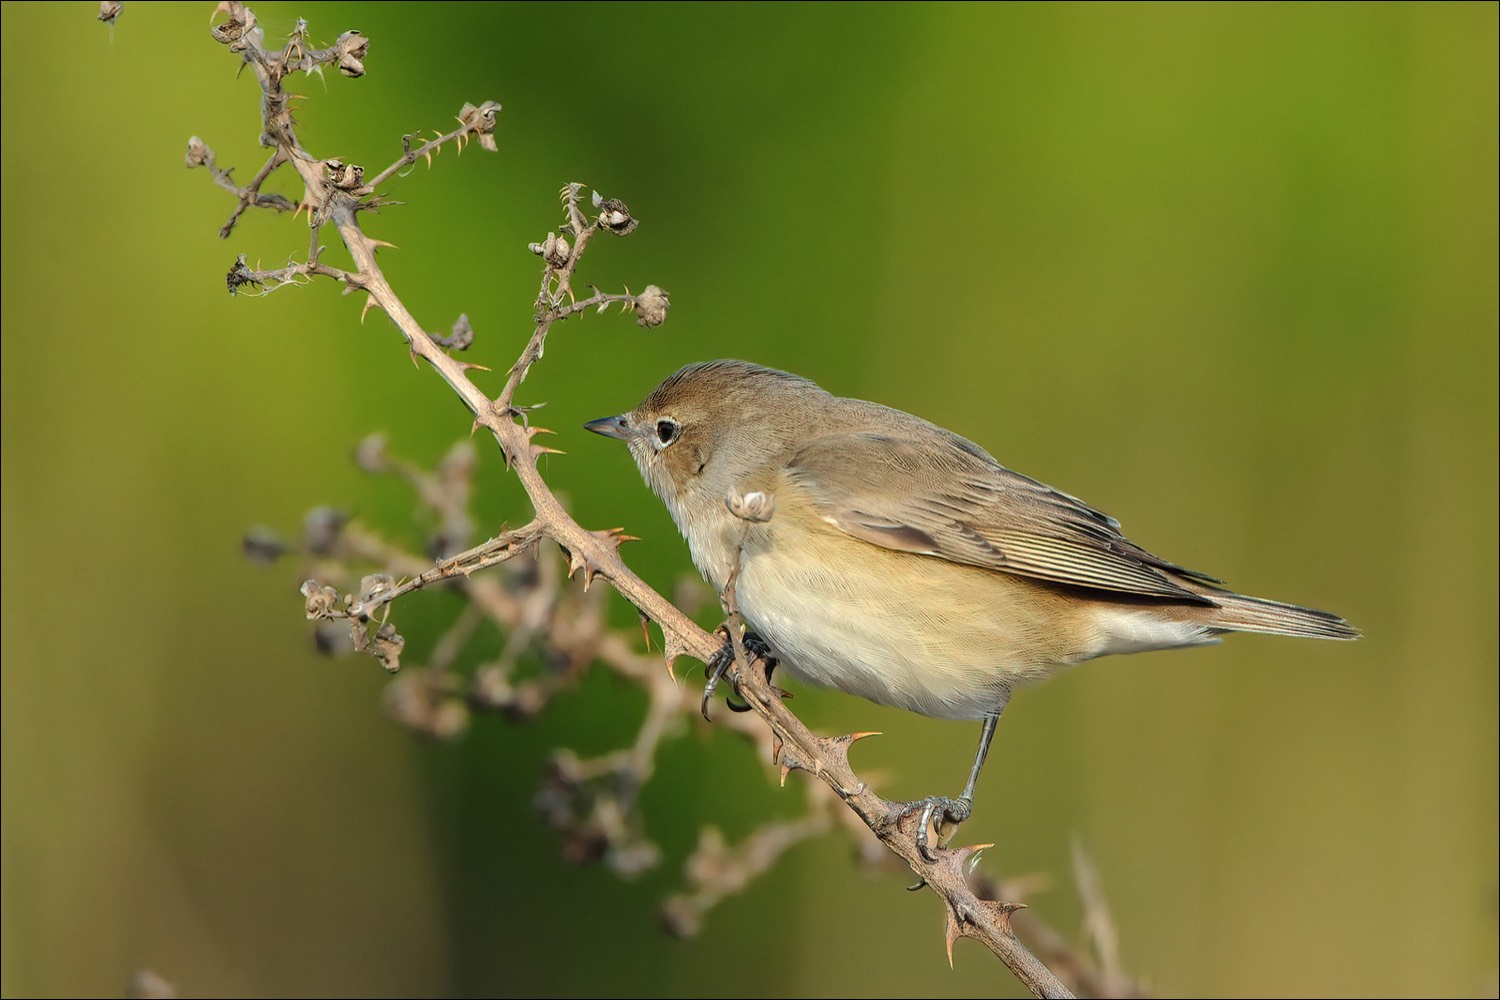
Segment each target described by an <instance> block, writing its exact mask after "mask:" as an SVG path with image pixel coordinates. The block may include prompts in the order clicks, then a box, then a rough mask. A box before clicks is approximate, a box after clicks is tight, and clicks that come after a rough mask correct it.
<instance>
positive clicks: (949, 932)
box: [944, 907, 963, 969]
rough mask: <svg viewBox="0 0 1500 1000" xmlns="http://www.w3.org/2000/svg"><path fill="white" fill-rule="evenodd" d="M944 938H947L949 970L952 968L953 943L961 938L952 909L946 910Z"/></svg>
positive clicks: (956, 916)
mask: <svg viewBox="0 0 1500 1000" xmlns="http://www.w3.org/2000/svg"><path fill="white" fill-rule="evenodd" d="M944 936H945V937H946V938H947V945H948V968H950V969H951V968H953V942H955V941H957V940H958V939H959V938H961V937H963V930H962V929H961V928H960V927H959V926H958V915H957V914H956V913H954V912H953V908H952V907H949V908H948V926H947V928H946V930H945V934H944Z"/></svg>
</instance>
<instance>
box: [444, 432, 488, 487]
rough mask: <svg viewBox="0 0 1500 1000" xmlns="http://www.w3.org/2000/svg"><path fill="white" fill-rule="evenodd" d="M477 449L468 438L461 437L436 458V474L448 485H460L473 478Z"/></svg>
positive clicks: (477, 461) (476, 461)
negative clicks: (439, 457) (441, 455)
mask: <svg viewBox="0 0 1500 1000" xmlns="http://www.w3.org/2000/svg"><path fill="white" fill-rule="evenodd" d="M478 464H479V449H478V448H476V447H474V442H473V441H472V440H470V439H469V438H461V439H460V440H458V441H456V442H454V444H453V447H452V448H449V449H448V451H447V453H446V454H445V455H443V457H442V458H441V459H439V460H438V465H437V474H438V476H439V477H440V478H441V479H442V480H443V481H444V482H445V483H446V484H448V485H461V484H464V483H467V482H469V480H471V479H473V478H474V469H475V467H476V466H477V465H478Z"/></svg>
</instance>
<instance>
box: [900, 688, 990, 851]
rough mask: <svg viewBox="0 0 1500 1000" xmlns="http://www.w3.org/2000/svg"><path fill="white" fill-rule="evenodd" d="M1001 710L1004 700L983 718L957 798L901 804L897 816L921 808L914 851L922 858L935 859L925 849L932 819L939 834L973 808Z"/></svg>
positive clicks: (926, 799)
mask: <svg viewBox="0 0 1500 1000" xmlns="http://www.w3.org/2000/svg"><path fill="white" fill-rule="evenodd" d="M1004 711H1005V702H1004V701H1002V702H1001V703H1000V706H999V707H998V708H996V709H995V710H994V711H993V712H991V713H990V714H989V715H986V716H985V717H984V725H983V726H982V727H981V728H980V730H979V750H978V751H977V752H976V753H975V754H974V766H973V768H971V769H970V771H969V780H968V783H967V784H965V785H964V790H963V794H961V795H959V797H958V798H956V799H955V798H949V797H948V796H946V795H932V796H929V797H928V798H925V799H918V800H917V801H915V802H908V803H905V804H904V805H903V806H901V807H900V811H899V812H898V813H897V815H898V816H905V815H908V814H910V813H914V812H916V811H917V810H918V809H920V810H921V811H922V816H921V820H920V822H919V823H918V825H917V850H919V851H921V852H922V857H924V858H926V859H927V860H928V861H936V860H937V858H936V857H934V856H933V854H932V852H931V851H930V850H929V849H928V846H927V845H928V830H929V829H930V828H931V827H932V825H933V822H932V821H933V819H934V818H936V820H937V825H938V827H939V833H938V835H939V836H941V835H942V831H941V828H942V827H944V826H955V827H956V826H958V824H960V823H962V822H963V821H964V820H966V819H968V818H969V814H970V813H971V812H973V811H974V786H975V785H977V784H979V772H980V771H982V770H984V759H985V758H986V757H988V756H989V753H990V743H991V742H992V741H993V740H994V739H995V725H996V724H997V723H998V722H999V721H1000V713H1002V712H1004Z"/></svg>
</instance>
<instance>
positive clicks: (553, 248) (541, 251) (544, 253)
mask: <svg viewBox="0 0 1500 1000" xmlns="http://www.w3.org/2000/svg"><path fill="white" fill-rule="evenodd" d="M527 249H528V250H530V251H531V252H532V253H534V254H536V255H537V256H539V257H541V258H542V259H543V260H545V261H546V262H547V263H548V264H549V265H551V266H552V267H562V266H564V265H565V264H567V262H568V256H569V255H570V254H572V252H573V248H572V247H570V246H568V241H567V239H566V238H565V237H562V236H559V235H557V234H556V233H548V234H547V242H545V243H531V244H528V245H527Z"/></svg>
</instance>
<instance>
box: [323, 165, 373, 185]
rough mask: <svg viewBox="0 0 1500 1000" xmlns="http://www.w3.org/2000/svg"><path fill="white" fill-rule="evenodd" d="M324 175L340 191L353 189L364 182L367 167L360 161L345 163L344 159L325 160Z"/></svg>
mask: <svg viewBox="0 0 1500 1000" xmlns="http://www.w3.org/2000/svg"><path fill="white" fill-rule="evenodd" d="M323 176H325V177H327V178H328V183H329V184H332V185H333V186H334V187H336V188H338V189H339V190H340V191H353V190H354V189H355V188H357V187H359V186H360V184H362V183H363V182H364V179H365V168H364V167H362V166H360V165H359V164H358V163H345V162H344V161H343V160H324V161H323Z"/></svg>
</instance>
